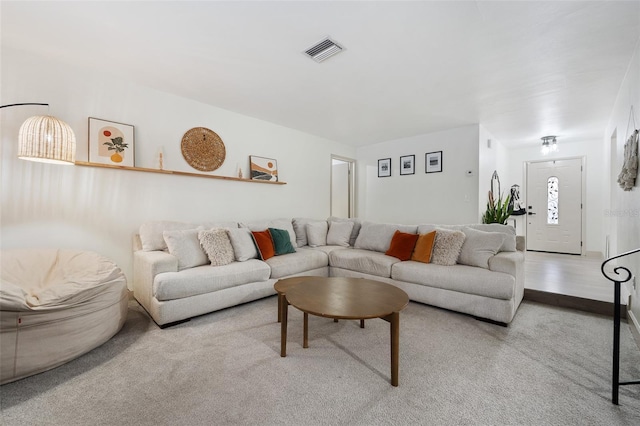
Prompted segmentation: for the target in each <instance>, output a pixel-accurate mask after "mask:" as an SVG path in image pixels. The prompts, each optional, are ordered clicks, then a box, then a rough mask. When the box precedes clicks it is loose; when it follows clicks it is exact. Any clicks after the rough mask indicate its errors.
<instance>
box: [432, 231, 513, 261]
mask: <svg viewBox="0 0 640 426" xmlns="http://www.w3.org/2000/svg"><path fill="white" fill-rule="evenodd" d="M462 232H464V235H465V239H464V244H462V249H461V250H460V256H458V263H461V264H463V265H469V266H478V267H480V268H485V269H489V259H490V258H491V257H492V256H494V255H495V254H496V253H497V252H498V250H500V247H501V246H502V243H503V242H504V239H505V237H506V235H505V234H503V233H501V232H484V231H478V230H477V229H472V228H469V227H464V228H462ZM437 235H438V233H437V232H436V237H437Z"/></svg>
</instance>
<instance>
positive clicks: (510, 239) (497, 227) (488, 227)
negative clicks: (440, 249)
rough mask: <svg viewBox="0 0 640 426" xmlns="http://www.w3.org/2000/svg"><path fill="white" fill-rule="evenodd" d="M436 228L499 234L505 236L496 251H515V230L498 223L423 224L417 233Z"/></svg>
mask: <svg viewBox="0 0 640 426" xmlns="http://www.w3.org/2000/svg"><path fill="white" fill-rule="evenodd" d="M436 227H438V228H442V229H449V230H456V231H462V230H463V229H464V228H472V229H477V230H478V231H484V232H500V233H502V234H504V235H505V238H504V241H503V242H502V246H501V247H500V250H498V251H516V228H514V227H513V226H511V225H502V224H499V223H470V224H468V225H432V224H424V225H420V226H418V233H419V234H425V233H427V232H430V231H433V230H435V229H436Z"/></svg>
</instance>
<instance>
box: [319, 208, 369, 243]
mask: <svg viewBox="0 0 640 426" xmlns="http://www.w3.org/2000/svg"><path fill="white" fill-rule="evenodd" d="M327 222H352V223H353V229H352V230H351V236H350V237H349V245H350V246H351V247H354V246H355V245H356V239H357V238H358V234H359V233H360V228H361V227H362V222H361V221H360V219H358V218H355V217H350V218H343V217H336V216H330V217H329V219H328V220H327Z"/></svg>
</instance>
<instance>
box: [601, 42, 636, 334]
mask: <svg viewBox="0 0 640 426" xmlns="http://www.w3.org/2000/svg"><path fill="white" fill-rule="evenodd" d="M632 106H633V110H634V113H635V123H636V128H638V127H640V39H639V40H638V44H637V45H636V50H635V53H634V56H633V59H632V61H631V63H630V65H629V69H628V70H627V75H626V77H625V79H624V81H623V82H622V85H621V86H620V90H619V92H618V97H617V99H616V103H615V106H614V108H613V110H612V112H611V117H610V119H609V124H608V125H607V128H606V130H605V132H604V135H603V143H602V145H601V148H602V149H601V155H602V158H604V159H605V160H606V161H604V163H605V173H606V175H605V182H606V185H607V188H612V189H613V191H614V192H613V193H612V194H611V195H612V196H611V197H610V198H609V197H608V198H607V200H606V203H605V204H603V205H605V206H608V207H609V208H608V209H607V213H608V214H607V215H606V216H605V217H604V222H605V224H606V226H607V232H612V231H613V232H615V236H614V238H613V239H612V241H614V242H615V244H614V245H613V246H612V247H610V250H611V252H610V255H611V256H614V255H616V254H621V253H624V252H626V251H629V250H633V249H636V248H639V247H640V176H639V177H638V178H637V179H636V186H635V187H634V188H633V190H631V191H623V190H622V189H621V188H620V187H619V186H617V183H616V182H615V181H614V182H611V179H610V175H611V174H613V175H614V176H617V175H618V173H619V172H620V168H621V166H622V159H623V158H624V144H625V142H626V140H627V138H628V137H629V135H630V133H631V131H632V127H633V119H631V124H629V120H630V110H631V107H632ZM627 129H628V130H627ZM614 133H615V134H616V139H615V140H614V142H615V145H616V146H615V147H614V148H615V150H614V151H615V152H616V158H614V159H613V160H614V161H612V163H613V164H614V166H613V167H614V169H613V170H611V169H610V167H609V164H610V163H611V161H610V160H611V159H610V152H611V149H610V147H611V135H613V134H614ZM614 222H615V223H614ZM620 263H621V264H622V265H624V266H626V267H628V268H629V270H630V271H631V272H632V273H633V274H634V275H635V276H636V281H638V286H637V287H636V289H635V290H633V289H631V290H632V303H631V309H632V312H633V316H634V317H635V318H636V321H637V320H640V291H639V289H638V287H640V254H635V255H633V257H628V258H625V259H624V260H621V262H620ZM636 326H637V323H636ZM639 331H640V330H639Z"/></svg>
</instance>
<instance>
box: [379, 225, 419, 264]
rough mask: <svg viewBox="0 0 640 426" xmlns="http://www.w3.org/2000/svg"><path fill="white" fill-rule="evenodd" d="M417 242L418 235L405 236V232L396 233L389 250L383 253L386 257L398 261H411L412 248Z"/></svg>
mask: <svg viewBox="0 0 640 426" xmlns="http://www.w3.org/2000/svg"><path fill="white" fill-rule="evenodd" d="M416 241H418V234H407V233H406V232H400V231H396V232H395V234H393V238H391V245H390V246H389V250H387V252H386V253H385V254H386V255H387V256H393V257H397V258H398V259H400V260H409V259H411V253H413V247H415V245H416Z"/></svg>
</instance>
